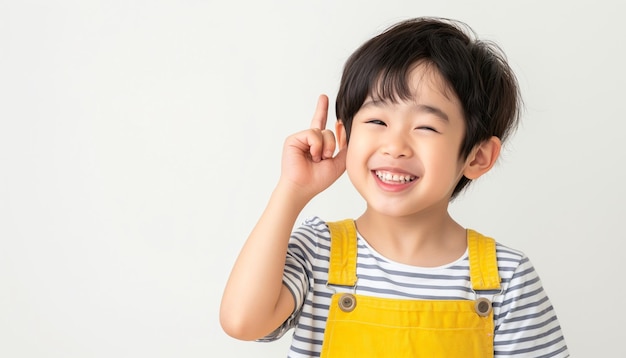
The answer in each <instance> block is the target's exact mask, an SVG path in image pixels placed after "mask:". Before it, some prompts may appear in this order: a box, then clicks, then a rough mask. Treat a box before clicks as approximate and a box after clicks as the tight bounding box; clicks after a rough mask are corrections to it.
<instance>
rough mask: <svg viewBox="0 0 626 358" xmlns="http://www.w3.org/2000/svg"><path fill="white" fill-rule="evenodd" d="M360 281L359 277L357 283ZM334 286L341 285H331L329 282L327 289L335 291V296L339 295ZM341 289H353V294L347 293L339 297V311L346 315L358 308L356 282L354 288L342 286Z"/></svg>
mask: <svg viewBox="0 0 626 358" xmlns="http://www.w3.org/2000/svg"><path fill="white" fill-rule="evenodd" d="M358 280H359V279H358V277H357V282H358ZM334 286H339V285H331V284H329V283H328V282H326V288H328V289H329V290H331V291H333V294H337V290H336V289H335V287H334ZM341 287H347V288H352V293H349V292H346V293H344V294H342V295H341V296H340V297H339V301H338V305H339V309H340V310H342V311H343V312H346V313H347V312H352V311H354V309H355V308H356V282H355V283H354V286H341Z"/></svg>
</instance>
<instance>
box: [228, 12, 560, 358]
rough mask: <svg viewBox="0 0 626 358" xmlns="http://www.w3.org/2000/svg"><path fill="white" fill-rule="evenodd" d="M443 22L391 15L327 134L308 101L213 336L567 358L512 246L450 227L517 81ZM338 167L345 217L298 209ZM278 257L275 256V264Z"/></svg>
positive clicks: (333, 348) (337, 347)
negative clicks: (355, 211) (344, 180)
mask: <svg viewBox="0 0 626 358" xmlns="http://www.w3.org/2000/svg"><path fill="white" fill-rule="evenodd" d="M463 29H464V27H463V26H461V25H460V24H459V23H455V22H453V21H449V20H444V19H436V18H418V19H412V20H407V21H403V22H401V23H399V24H396V25H395V26H393V27H391V28H389V29H388V30H386V31H385V32H383V33H382V34H380V35H378V36H376V37H374V38H373V39H371V40H369V41H367V42H366V43H365V44H363V45H362V46H361V47H360V48H359V49H358V50H357V51H356V52H355V53H354V54H353V55H352V56H351V57H350V58H349V59H348V61H347V63H346V65H345V68H344V73H343V76H342V80H341V84H340V88H339V92H338V94H337V104H336V112H337V118H338V121H337V122H336V125H335V133H333V132H332V131H330V130H327V129H325V128H326V119H327V111H328V98H327V97H326V96H320V99H319V101H318V104H317V108H316V111H315V114H314V116H313V120H312V123H311V128H310V129H308V130H304V131H302V132H299V133H296V134H294V135H292V136H290V137H288V138H287V139H286V141H285V144H284V149H283V159H282V171H281V176H280V179H279V182H278V184H277V186H276V188H275V190H274V192H273V193H272V196H271V198H270V200H269V203H268V205H267V207H266V209H265V211H264V212H263V214H262V216H261V218H260V219H259V221H258V223H257V225H256V226H255V227H254V229H253V230H252V232H251V234H250V236H249V238H248V240H247V241H246V243H245V245H244V247H243V249H242V251H241V253H240V256H239V257H238V259H237V261H236V263H235V266H234V268H233V270H232V273H231V276H230V278H229V281H228V283H227V286H226V289H225V292H224V296H223V300H222V306H221V312H220V320H221V324H222V326H223V328H224V330H225V331H226V332H227V333H228V334H229V335H231V336H233V337H236V338H239V339H244V340H254V339H257V340H273V339H277V338H279V337H281V336H282V335H283V334H284V333H285V332H286V331H287V330H289V329H290V328H295V332H294V337H293V343H292V345H291V349H290V352H289V356H290V357H318V356H320V355H321V356H322V357H370V356H371V357H380V356H388V357H405V356H406V357H415V356H424V357H493V356H496V357H505V356H506V357H511V356H516V357H522V356H524V357H529V356H532V357H539V356H541V357H566V356H568V351H567V346H566V344H565V341H564V339H563V335H562V333H561V328H560V326H559V323H558V320H557V318H556V314H555V312H554V310H553V308H552V306H551V304H550V301H549V300H548V297H547V296H546V294H545V292H544V290H543V288H542V286H541V283H540V281H539V278H538V276H537V274H536V272H535V271H534V269H533V267H532V265H531V263H530V262H529V261H528V259H527V258H526V257H525V256H524V255H523V254H522V253H520V252H518V251H515V250H512V249H509V248H507V247H505V246H503V245H500V244H496V243H495V242H494V241H493V239H490V238H487V237H484V236H482V235H481V234H479V233H477V232H475V231H473V230H470V229H465V228H464V227H462V226H461V225H460V224H458V223H457V222H455V221H454V220H453V219H452V218H451V217H450V215H449V213H448V204H449V202H450V200H451V199H452V198H454V197H455V196H457V195H458V194H459V192H460V191H461V190H462V189H463V188H464V187H465V186H466V185H467V184H469V182H470V181H471V180H474V179H477V178H479V177H480V176H481V175H483V174H485V173H486V172H487V171H489V170H490V169H491V168H492V166H493V165H494V163H495V162H496V159H497V158H498V155H499V152H500V148H501V142H502V141H503V140H505V139H506V138H507V136H508V135H509V134H510V133H511V132H512V131H513V130H514V129H515V127H516V125H517V120H518V113H519V112H518V109H519V104H520V98H519V90H518V86H517V81H516V79H515V76H514V74H513V73H512V71H511V69H510V68H509V66H508V65H507V63H506V61H505V59H504V57H503V55H501V54H500V53H499V52H498V51H497V50H496V48H495V46H492V45H488V44H486V43H484V42H481V41H478V40H475V39H473V38H472V37H470V36H469V35H468V34H466V33H465V32H464V31H463ZM344 171H346V172H347V174H348V176H349V178H350V180H351V182H352V183H353V185H354V186H355V188H356V189H357V191H358V192H359V193H360V195H361V196H362V197H363V198H364V199H365V202H366V204H367V205H366V209H365V212H364V213H363V214H362V215H361V216H360V217H358V218H357V219H356V220H344V221H340V222H325V221H324V220H323V219H321V218H318V217H314V218H311V219H309V220H307V221H306V222H305V223H304V224H302V226H300V227H298V228H297V229H296V230H295V231H293V232H292V230H293V227H294V223H295V220H296V219H297V216H298V215H299V213H300V212H301V210H302V209H303V208H304V207H305V205H306V204H307V203H308V202H309V201H310V200H311V199H312V198H313V197H314V196H315V195H317V194H318V193H320V192H322V191H323V190H325V189H326V188H327V187H329V186H330V185H331V184H332V183H333V182H334V181H335V180H336V179H337V178H339V176H341V175H342V173H343V172H344ZM285 258H286V259H285Z"/></svg>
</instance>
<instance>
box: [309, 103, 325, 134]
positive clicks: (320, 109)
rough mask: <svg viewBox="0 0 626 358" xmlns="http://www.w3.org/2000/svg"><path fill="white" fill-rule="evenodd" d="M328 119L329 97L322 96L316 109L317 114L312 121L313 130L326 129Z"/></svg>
mask: <svg viewBox="0 0 626 358" xmlns="http://www.w3.org/2000/svg"><path fill="white" fill-rule="evenodd" d="M327 118H328V97H327V96H326V95H324V94H322V95H320V97H319V99H318V100H317V106H316V107H315V114H314V115H313V119H312V120H311V129H319V130H324V129H326V119H327Z"/></svg>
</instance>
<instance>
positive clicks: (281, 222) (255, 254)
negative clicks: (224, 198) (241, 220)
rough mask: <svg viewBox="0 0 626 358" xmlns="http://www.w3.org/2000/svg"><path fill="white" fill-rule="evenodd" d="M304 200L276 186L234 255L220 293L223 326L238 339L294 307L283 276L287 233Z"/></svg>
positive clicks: (259, 331) (259, 332)
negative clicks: (225, 283) (235, 256)
mask: <svg viewBox="0 0 626 358" xmlns="http://www.w3.org/2000/svg"><path fill="white" fill-rule="evenodd" d="M307 202H308V199H307V198H304V197H301V196H300V195H299V194H298V193H297V190H295V189H293V188H290V187H289V186H286V185H280V184H279V185H278V186H277V187H276V189H275V190H274V192H273V193H272V195H271V197H270V200H269V202H268V205H267V207H266V208H265V210H264V212H263V214H262V215H261V218H260V219H259V221H258V222H257V224H256V226H255V227H254V229H253V230H252V232H251V233H250V236H249V237H248V239H247V240H246V242H245V244H244V246H243V248H242V250H241V252H240V254H239V257H238V258H237V260H236V262H235V265H234V267H233V270H232V272H231V275H230V278H229V280H228V282H227V285H226V289H225V291H224V295H223V297H222V304H221V311H220V320H221V323H222V326H223V327H224V330H225V331H226V332H227V333H228V334H230V335H232V336H234V337H236V338H239V339H246V340H250V339H256V338H260V337H262V336H264V335H266V334H268V333H269V332H271V331H272V330H274V329H275V328H277V327H278V326H279V325H280V324H281V323H282V322H283V321H284V320H285V319H286V318H287V317H288V316H289V314H291V312H292V311H293V308H294V303H293V298H292V297H291V294H290V293H289V292H288V291H287V290H286V288H284V287H283V284H282V277H283V270H284V266H285V257H286V254H287V245H288V243H289V237H290V235H291V231H292V230H293V226H294V223H295V221H296V219H297V216H298V215H299V213H300V211H301V210H302V209H303V208H304V206H305V205H306V204H307Z"/></svg>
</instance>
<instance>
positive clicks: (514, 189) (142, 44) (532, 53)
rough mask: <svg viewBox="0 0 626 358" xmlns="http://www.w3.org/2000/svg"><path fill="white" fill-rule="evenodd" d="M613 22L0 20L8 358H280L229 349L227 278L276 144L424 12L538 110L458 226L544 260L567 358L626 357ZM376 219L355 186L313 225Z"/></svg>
mask: <svg viewBox="0 0 626 358" xmlns="http://www.w3.org/2000/svg"><path fill="white" fill-rule="evenodd" d="M618 3H619V2H618V1H614V2H611V1H594V2H593V3H592V2H589V3H584V2H572V1H552V2H551V1H502V0H498V1H486V0H482V1H456V2H447V1H416V0H412V1H397V0H386V1H380V2H373V1H370V2H364V1H357V0H351V1H330V0H319V1H314V0H308V1H298V0H292V1H251V0H250V1H246V2H238V1H231V2H226V1H220V2H217V1H209V2H207V1H192V0H176V1H175V0H168V1H166V0H160V1H158V0H135V1H131V0H128V1H118V0H115V1H104V0H103V1H43V0H42V1H32V0H31V1H11V0H2V1H0V356H1V357H217V356H223V357H282V356H285V355H286V351H287V346H288V344H289V338H288V337H286V338H285V339H283V340H281V341H279V342H276V343H270V344H265V343H253V342H240V341H237V340H234V339H232V338H230V337H228V336H226V335H225V334H224V333H223V332H222V330H221V328H220V326H219V323H218V311H219V302H220V298H221V294H222V290H223V287H224V284H225V282H226V279H227V277H228V274H229V271H230V268H231V266H232V264H233V262H234V260H235V257H236V255H237V253H238V250H239V249H240V247H241V245H242V244H243V242H244V240H245V238H246V236H247V234H248V232H249V231H250V229H251V228H252V226H253V225H254V223H255V221H256V219H257V218H258V216H259V214H260V213H261V211H262V210H263V208H264V206H265V203H266V200H267V199H268V197H269V194H270V192H271V190H272V189H273V187H274V184H275V182H276V179H277V178H278V174H279V162H280V153H281V147H282V142H283V140H284V138H285V137H286V136H287V135H288V134H290V133H292V132H294V131H297V130H301V129H304V128H306V127H307V126H308V124H309V121H310V118H311V115H312V113H313V110H314V107H315V102H316V99H317V96H318V95H319V94H320V93H327V94H328V95H329V96H330V98H331V101H332V102H333V103H334V96H335V94H336V90H337V87H338V83H339V77H340V74H341V70H342V66H343V63H344V61H345V60H346V59H347V57H348V56H349V54H350V53H351V52H352V51H353V50H354V49H356V47H358V46H359V45H360V44H361V43H362V42H363V41H365V40H367V39H368V38H370V37H371V36H373V35H375V34H377V33H379V32H380V31H381V30H383V29H384V28H386V27H387V26H389V25H391V24H392V23H394V22H396V21H398V20H401V19H405V18H408V17H415V16H422V15H433V16H444V17H450V18H455V19H459V20H462V21H465V22H467V23H468V24H469V25H471V26H472V27H473V28H474V29H475V30H476V32H477V33H478V34H479V36H480V37H482V38H485V39H489V40H494V41H496V42H497V43H499V44H500V46H501V47H502V48H503V49H504V51H505V52H506V53H507V55H508V57H509V59H510V63H511V65H512V67H513V68H514V70H515V71H516V73H517V75H518V77H519V81H520V85H521V87H522V91H523V96H524V100H525V112H524V116H523V124H522V126H521V127H520V129H519V131H518V132H517V134H516V135H515V136H514V137H513V140H512V141H511V142H510V143H509V145H508V146H507V148H506V150H505V152H504V153H503V157H502V158H501V161H500V163H499V164H498V166H497V167H496V168H495V169H494V170H493V171H492V172H491V173H489V174H488V175H487V176H485V177H483V178H482V179H481V180H479V181H478V182H477V183H475V184H474V185H473V186H472V187H471V189H470V190H469V191H468V192H467V193H466V194H465V195H463V196H461V197H460V198H459V200H457V201H456V202H455V203H453V205H452V206H451V211H452V213H453V214H454V216H455V217H456V218H457V219H458V220H459V221H460V222H461V223H462V224H463V225H466V226H468V227H472V228H475V229H477V230H479V231H481V232H483V233H485V234H488V235H490V236H494V237H495V238H497V239H498V240H499V241H500V242H502V243H504V244H506V245H508V246H511V247H515V248H518V249H521V250H522V251H524V252H525V253H526V254H527V255H528V256H529V257H530V258H531V260H532V261H533V263H534V264H535V266H536V268H537V270H538V271H539V273H540V275H541V277H542V279H543V283H544V286H545V288H546V290H547V291H548V294H549V295H550V297H551V299H552V303H553V304H554V306H555V308H556V310H557V313H558V315H559V318H560V321H561V325H562V327H563V330H564V333H565V336H566V340H567V342H568V344H569V347H570V350H571V352H572V353H573V355H574V356H579V357H591V356H595V357H597V356H611V357H616V356H624V355H626V349H625V348H624V347H625V346H624V343H623V342H624V339H625V338H626V337H625V336H624V329H623V322H624V321H625V320H626V315H625V313H624V310H623V309H621V305H620V304H621V301H622V297H623V292H624V287H623V282H624V273H625V272H624V271H625V270H624V266H623V264H621V265H620V261H621V259H622V257H623V250H624V239H625V238H626V235H625V234H624V225H623V220H624V212H625V211H624V209H623V203H624V199H625V196H626V195H625V190H624V182H625V179H626V178H625V174H624V168H623V166H624V163H625V158H624V153H625V145H624V142H625V139H624V138H625V130H626V124H625V116H624V102H625V97H626V96H625V91H624V83H626V72H625V69H624V68H625V67H624V64H625V63H626V56H625V54H624V50H625V49H624V47H625V45H624V44H625V42H624V35H625V34H626V28H625V26H624V25H623V24H624V22H623V15H622V14H623V12H622V11H620V10H618V9H617V4H618ZM334 118H335V117H334V112H331V122H332V120H334ZM362 210H363V203H362V201H361V200H360V198H359V197H358V195H357V194H356V192H355V191H354V190H353V189H352V188H351V186H350V183H349V181H348V180H347V179H346V177H345V176H344V177H342V178H341V179H340V180H339V181H338V182H337V183H336V185H334V186H333V187H331V188H330V189H329V190H328V191H327V192H325V193H323V194H322V195H320V196H319V197H317V198H316V199H315V200H314V201H313V202H311V204H310V205H309V206H308V207H307V208H306V210H305V211H304V212H303V213H302V214H301V215H302V217H304V216H310V215H314V214H315V215H320V216H322V217H324V218H326V219H329V220H332V219H341V218H344V217H356V216H358V215H359V214H360V213H361V211H362Z"/></svg>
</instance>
